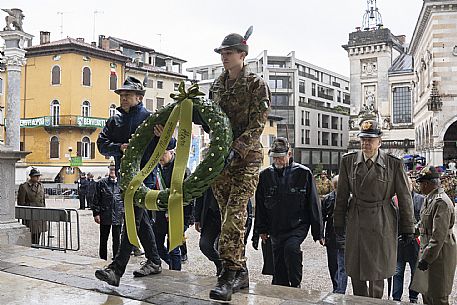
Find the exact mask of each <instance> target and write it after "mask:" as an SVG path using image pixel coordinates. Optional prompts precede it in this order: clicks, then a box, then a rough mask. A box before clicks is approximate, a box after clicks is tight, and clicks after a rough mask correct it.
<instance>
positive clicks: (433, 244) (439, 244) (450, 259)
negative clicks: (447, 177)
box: [416, 166, 457, 305]
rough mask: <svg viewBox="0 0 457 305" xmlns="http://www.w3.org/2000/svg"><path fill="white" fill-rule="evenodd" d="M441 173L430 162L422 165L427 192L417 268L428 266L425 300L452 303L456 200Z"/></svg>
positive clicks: (423, 187)
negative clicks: (443, 184)
mask: <svg viewBox="0 0 457 305" xmlns="http://www.w3.org/2000/svg"><path fill="white" fill-rule="evenodd" d="M439 176H440V175H439V173H438V172H437V171H436V169H435V167H433V166H430V167H425V168H423V169H422V171H421V172H420V173H419V176H418V177H417V179H416V181H417V182H418V183H419V185H420V189H421V192H422V193H423V194H424V195H426V198H425V203H424V207H423V208H422V210H421V221H420V223H419V232H420V241H421V242H420V248H421V249H420V254H419V257H420V260H419V264H418V266H417V268H418V269H419V270H422V271H425V270H428V278H427V279H428V285H426V286H428V291H427V293H426V294H425V295H423V299H424V304H431V305H441V304H443V305H444V304H449V294H450V293H451V291H452V284H453V282H454V274H455V266H456V253H457V246H456V241H455V236H454V232H453V227H454V221H455V211H454V204H453V203H452V201H451V199H450V198H449V197H448V196H447V195H446V193H445V192H444V190H443V189H442V188H441V187H440V179H439Z"/></svg>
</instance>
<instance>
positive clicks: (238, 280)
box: [233, 268, 249, 293]
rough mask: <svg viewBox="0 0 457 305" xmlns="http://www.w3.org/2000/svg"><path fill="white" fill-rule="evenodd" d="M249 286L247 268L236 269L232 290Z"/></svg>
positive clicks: (235, 290) (236, 290)
mask: <svg viewBox="0 0 457 305" xmlns="http://www.w3.org/2000/svg"><path fill="white" fill-rule="evenodd" d="M246 288H249V273H248V269H247V268H243V269H240V270H238V271H236V275H235V280H234V281H233V292H234V293H235V292H238V291H240V290H241V289H246Z"/></svg>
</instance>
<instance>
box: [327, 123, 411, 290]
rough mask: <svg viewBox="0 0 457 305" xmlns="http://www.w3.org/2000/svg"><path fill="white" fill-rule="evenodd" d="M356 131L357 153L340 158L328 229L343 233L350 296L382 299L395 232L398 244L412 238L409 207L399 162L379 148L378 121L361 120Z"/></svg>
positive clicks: (394, 259)
mask: <svg viewBox="0 0 457 305" xmlns="http://www.w3.org/2000/svg"><path fill="white" fill-rule="evenodd" d="M360 127H361V132H360V133H359V134H358V137H359V138H360V143H361V150H360V151H358V152H351V153H347V154H345V155H344V156H343V158H342V160H341V167H340V173H339V182H338V190H337V196H336V203H335V210H334V226H335V231H336V232H337V233H341V234H342V233H343V232H344V230H345V229H346V252H345V265H346V272H347V274H348V275H349V276H350V277H351V281H352V287H353V291H354V295H359V296H369V297H374V298H382V295H383V291H384V279H386V278H389V277H391V276H393V275H394V274H395V267H396V264H397V238H398V230H399V231H400V234H402V237H403V238H404V240H408V241H409V240H411V241H412V240H413V239H414V222H413V208H412V207H413V204H412V202H411V193H410V190H409V185H408V180H407V176H406V173H405V170H404V169H403V164H402V161H401V160H400V159H399V158H397V157H395V156H392V155H390V154H386V153H385V152H383V151H382V150H380V149H379V148H380V147H381V135H382V132H381V130H380V128H379V127H378V123H377V122H376V121H375V120H365V121H363V122H362V123H361V125H360ZM394 195H396V196H397V198H398V207H397V206H395V204H394V203H393V202H392V197H393V196H394ZM367 281H368V282H369V286H367Z"/></svg>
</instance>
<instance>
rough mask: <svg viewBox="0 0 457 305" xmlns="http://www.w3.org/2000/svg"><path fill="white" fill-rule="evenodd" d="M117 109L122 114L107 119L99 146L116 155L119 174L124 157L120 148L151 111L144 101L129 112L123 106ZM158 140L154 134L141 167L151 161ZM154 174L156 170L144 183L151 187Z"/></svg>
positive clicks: (99, 149) (98, 140)
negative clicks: (144, 104)
mask: <svg viewBox="0 0 457 305" xmlns="http://www.w3.org/2000/svg"><path fill="white" fill-rule="evenodd" d="M117 110H118V111H119V112H120V114H115V115H114V116H112V117H110V118H109V119H108V121H106V124H105V127H104V128H103V131H102V132H100V134H99V135H98V139H97V147H98V151H99V152H100V153H101V154H102V155H104V156H109V157H111V156H113V157H114V160H115V165H116V173H117V174H119V168H120V166H121V158H122V151H121V150H120V147H121V145H122V144H124V143H128V142H129V139H130V138H131V136H132V134H133V133H134V132H135V130H136V129H137V128H138V126H139V125H140V124H141V123H142V122H143V121H144V120H146V119H147V118H148V117H149V115H150V114H151V113H150V112H149V110H147V109H146V108H145V107H143V103H141V102H140V103H139V104H138V105H136V106H133V107H131V108H130V111H129V112H125V111H124V110H123V109H122V108H121V107H118V108H117ZM158 140H159V138H158V137H156V136H153V138H152V140H151V142H150V143H149V145H148V146H147V148H146V150H145V152H144V154H143V157H142V158H141V163H140V166H141V168H143V166H144V165H145V164H146V163H147V162H148V161H149V158H150V157H151V155H152V153H153V152H154V149H155V147H156V145H157V142H158ZM154 176H155V175H154V172H153V173H151V174H150V175H149V176H148V177H147V178H146V179H145V180H144V184H146V185H147V186H149V187H151V186H153V185H154V184H155V180H154Z"/></svg>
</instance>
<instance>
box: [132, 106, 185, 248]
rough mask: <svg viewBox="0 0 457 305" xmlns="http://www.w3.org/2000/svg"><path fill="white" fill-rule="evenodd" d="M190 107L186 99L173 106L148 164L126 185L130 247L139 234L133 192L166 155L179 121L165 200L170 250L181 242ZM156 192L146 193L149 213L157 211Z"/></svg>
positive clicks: (137, 243) (136, 242)
mask: <svg viewBox="0 0 457 305" xmlns="http://www.w3.org/2000/svg"><path fill="white" fill-rule="evenodd" d="M192 106H193V105H192V99H190V98H186V99H184V100H182V102H181V103H179V104H177V105H176V107H175V108H174V109H173V110H172V112H171V114H170V116H169V118H168V120H167V122H166V124H165V127H164V131H163V133H162V135H161V136H160V139H159V142H158V143H157V146H156V148H155V149H154V152H153V153H152V156H151V158H150V159H149V161H148V163H146V165H145V166H144V167H143V169H141V171H140V172H139V173H138V174H137V175H136V176H135V177H133V179H132V181H131V182H130V183H129V186H128V188H127V191H126V193H125V197H124V206H125V222H126V226H127V236H128V238H129V241H130V243H131V244H132V245H135V246H137V247H139V242H138V234H137V230H136V225H135V212H134V209H133V199H134V195H135V192H136V191H137V190H138V188H139V187H140V185H141V184H142V183H143V180H144V179H145V178H146V177H147V176H148V175H149V174H150V173H151V172H152V171H153V170H154V168H155V167H156V166H157V164H158V162H159V160H160V157H161V156H162V155H163V153H164V152H165V150H166V148H167V146H168V143H169V142H170V140H171V137H172V135H173V132H174V130H175V128H176V125H177V123H178V120H179V122H180V123H179V128H178V141H177V149H176V157H175V164H174V168H173V173H172V178H171V186H170V197H169V199H168V217H169V222H168V226H169V231H168V233H169V242H170V246H169V251H171V250H173V249H175V248H176V247H177V246H179V245H181V244H182V243H183V231H184V213H183V189H182V184H183V180H184V173H185V171H186V166H187V161H188V158H189V152H190V143H191V134H192ZM159 192H160V191H159V190H150V191H149V192H148V193H147V194H146V198H145V206H146V208H147V209H148V210H158V206H157V197H158V195H159Z"/></svg>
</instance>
